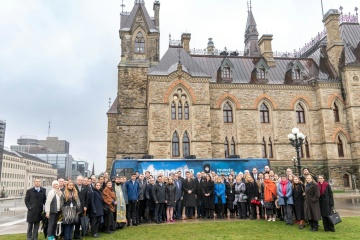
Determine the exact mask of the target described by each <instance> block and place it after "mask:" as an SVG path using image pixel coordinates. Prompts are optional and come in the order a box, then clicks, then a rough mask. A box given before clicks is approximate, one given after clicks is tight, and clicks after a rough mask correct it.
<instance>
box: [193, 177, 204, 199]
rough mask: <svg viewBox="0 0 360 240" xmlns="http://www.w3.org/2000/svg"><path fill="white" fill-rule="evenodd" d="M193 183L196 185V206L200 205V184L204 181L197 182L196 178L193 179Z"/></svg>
mask: <svg viewBox="0 0 360 240" xmlns="http://www.w3.org/2000/svg"><path fill="white" fill-rule="evenodd" d="M194 181H195V184H196V191H195V192H196V203H197V205H200V202H201V199H202V196H201V188H200V184H201V182H203V181H204V180H203V179H200V182H199V180H198V179H197V178H195V179H194Z"/></svg>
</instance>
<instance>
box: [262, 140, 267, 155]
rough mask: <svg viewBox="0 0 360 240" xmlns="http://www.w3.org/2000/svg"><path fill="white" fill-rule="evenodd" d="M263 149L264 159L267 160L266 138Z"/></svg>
mask: <svg viewBox="0 0 360 240" xmlns="http://www.w3.org/2000/svg"><path fill="white" fill-rule="evenodd" d="M261 147H262V157H263V158H267V151H266V141H265V137H263V141H262V145H261Z"/></svg>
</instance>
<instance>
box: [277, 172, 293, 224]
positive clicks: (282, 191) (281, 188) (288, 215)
mask: <svg viewBox="0 0 360 240" xmlns="http://www.w3.org/2000/svg"><path fill="white" fill-rule="evenodd" d="M277 194H278V197H279V199H278V204H279V206H280V207H281V209H282V212H283V217H284V221H285V222H286V224H288V225H292V224H293V217H292V209H293V204H294V201H293V197H292V185H291V182H290V181H289V180H287V178H286V176H285V175H284V176H281V180H280V182H279V183H278V187H277Z"/></svg>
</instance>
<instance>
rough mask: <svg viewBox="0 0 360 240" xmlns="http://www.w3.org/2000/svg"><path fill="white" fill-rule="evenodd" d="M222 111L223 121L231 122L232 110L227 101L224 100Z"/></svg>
mask: <svg viewBox="0 0 360 240" xmlns="http://www.w3.org/2000/svg"><path fill="white" fill-rule="evenodd" d="M223 113H224V123H232V122H233V112H232V107H231V105H230V103H229V102H226V103H225V104H224V108H223Z"/></svg>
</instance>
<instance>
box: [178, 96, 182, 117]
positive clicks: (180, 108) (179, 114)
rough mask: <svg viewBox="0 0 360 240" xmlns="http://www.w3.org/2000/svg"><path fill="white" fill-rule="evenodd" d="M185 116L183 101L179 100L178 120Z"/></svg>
mask: <svg viewBox="0 0 360 240" xmlns="http://www.w3.org/2000/svg"><path fill="white" fill-rule="evenodd" d="M182 117H183V114H182V104H181V101H179V103H178V120H181V119H182Z"/></svg>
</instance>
